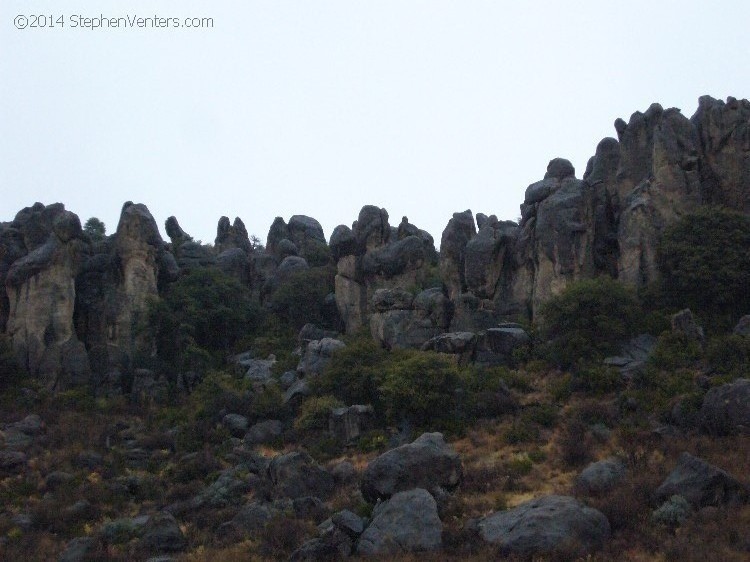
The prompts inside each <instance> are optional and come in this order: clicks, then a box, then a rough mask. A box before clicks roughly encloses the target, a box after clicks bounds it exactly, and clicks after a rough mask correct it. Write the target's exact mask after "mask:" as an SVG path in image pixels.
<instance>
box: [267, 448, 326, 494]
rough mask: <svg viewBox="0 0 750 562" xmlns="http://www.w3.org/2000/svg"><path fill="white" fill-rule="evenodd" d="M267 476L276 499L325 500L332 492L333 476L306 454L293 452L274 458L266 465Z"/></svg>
mask: <svg viewBox="0 0 750 562" xmlns="http://www.w3.org/2000/svg"><path fill="white" fill-rule="evenodd" d="M268 476H269V478H270V480H271V483H272V484H273V487H274V488H273V490H274V495H275V496H276V497H283V498H291V499H294V498H301V497H305V496H314V497H317V498H321V499H326V498H327V497H328V496H330V495H331V492H333V476H331V474H330V473H329V472H328V471H327V470H325V469H324V468H323V467H321V466H319V465H318V464H316V463H315V462H314V461H313V460H312V458H311V457H310V456H309V455H308V454H307V453H301V452H298V451H295V452H292V453H287V454H286V455H281V456H278V457H275V458H274V459H273V460H272V461H271V463H270V464H269V465H268Z"/></svg>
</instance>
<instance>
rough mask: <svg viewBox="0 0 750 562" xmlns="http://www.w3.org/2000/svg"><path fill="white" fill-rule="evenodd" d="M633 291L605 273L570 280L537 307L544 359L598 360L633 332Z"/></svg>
mask: <svg viewBox="0 0 750 562" xmlns="http://www.w3.org/2000/svg"><path fill="white" fill-rule="evenodd" d="M639 314H640V306H639V304H638V301H637V299H636V296H635V293H634V292H633V291H631V290H630V289H629V288H627V287H625V286H624V285H622V284H620V283H618V282H617V281H615V280H614V279H611V278H609V277H599V278H596V279H586V280H582V281H577V282H575V283H572V284H571V285H569V286H568V287H566V288H565V290H564V291H563V292H562V293H561V294H559V295H557V296H555V297H552V298H551V299H550V300H548V301H547V302H546V303H545V304H544V305H542V308H541V310H540V316H541V318H542V322H541V326H540V329H541V335H542V337H543V338H544V340H546V341H548V342H549V344H548V345H547V346H546V350H545V352H546V354H547V355H548V359H549V360H550V361H552V362H554V363H557V364H558V365H560V366H562V367H570V366H573V365H576V364H582V363H583V362H586V361H598V360H600V359H602V358H603V357H605V356H606V355H607V354H610V353H614V352H616V351H617V346H618V344H621V343H622V342H623V340H626V339H627V338H628V337H631V336H633V335H634V333H635V330H636V327H637V321H638V317H639Z"/></svg>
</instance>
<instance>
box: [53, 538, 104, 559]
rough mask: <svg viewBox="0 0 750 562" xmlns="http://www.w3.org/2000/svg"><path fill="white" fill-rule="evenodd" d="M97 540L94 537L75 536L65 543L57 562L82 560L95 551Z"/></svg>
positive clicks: (88, 557)
mask: <svg viewBox="0 0 750 562" xmlns="http://www.w3.org/2000/svg"><path fill="white" fill-rule="evenodd" d="M96 548H97V541H96V539H95V538H94V537H76V538H74V539H72V540H70V541H68V544H66V545H65V550H64V551H63V552H62V554H60V556H59V558H58V559H57V562H84V561H85V560H89V559H90V555H91V554H92V553H93V552H95V551H96Z"/></svg>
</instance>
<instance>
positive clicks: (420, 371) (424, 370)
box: [379, 350, 460, 429]
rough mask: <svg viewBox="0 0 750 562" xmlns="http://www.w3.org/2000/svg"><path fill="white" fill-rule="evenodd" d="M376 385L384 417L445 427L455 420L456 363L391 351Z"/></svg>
mask: <svg viewBox="0 0 750 562" xmlns="http://www.w3.org/2000/svg"><path fill="white" fill-rule="evenodd" d="M389 359H390V360H389V361H388V367H389V368H388V369H387V370H386V372H385V377H384V379H383V383H382V384H381V386H380V387H379V391H380V394H381V396H382V400H383V405H384V407H385V414H386V419H388V420H389V421H391V422H400V421H402V420H408V421H409V422H411V423H413V424H415V425H416V426H418V427H423V428H425V429H432V428H438V427H447V426H450V425H452V424H454V423H456V422H457V421H459V420H457V419H456V418H457V413H458V401H457V395H456V389H457V388H458V387H459V383H460V378H459V373H458V367H457V365H456V364H455V363H454V362H453V361H451V360H450V359H448V358H446V357H443V356H440V355H438V354H435V353H426V352H420V351H406V350H403V351H397V352H393V353H392V356H391V357H390V358H389Z"/></svg>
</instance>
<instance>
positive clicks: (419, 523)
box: [357, 488, 443, 556]
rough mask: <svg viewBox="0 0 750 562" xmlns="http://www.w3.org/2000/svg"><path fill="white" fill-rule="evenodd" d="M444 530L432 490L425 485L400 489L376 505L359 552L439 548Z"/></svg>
mask: <svg viewBox="0 0 750 562" xmlns="http://www.w3.org/2000/svg"><path fill="white" fill-rule="evenodd" d="M442 531H443V524H442V523H441V521H440V518H439V517H438V509H437V504H436V503H435V499H434V498H433V497H432V496H431V495H430V493H429V492H427V491H426V490H424V489H422V488H415V489H413V490H407V491H404V492H399V493H397V494H395V495H393V497H391V498H390V499H389V500H387V501H385V502H383V503H381V504H378V505H377V506H376V507H375V509H374V510H373V512H372V522H371V523H370V524H369V525H368V526H367V528H366V529H365V531H364V533H362V536H360V538H359V541H358V542H357V554H361V555H365V556H372V555H379V556H388V555H398V554H401V553H404V552H419V551H435V550H440V549H441V548H442V546H443V542H442Z"/></svg>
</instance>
